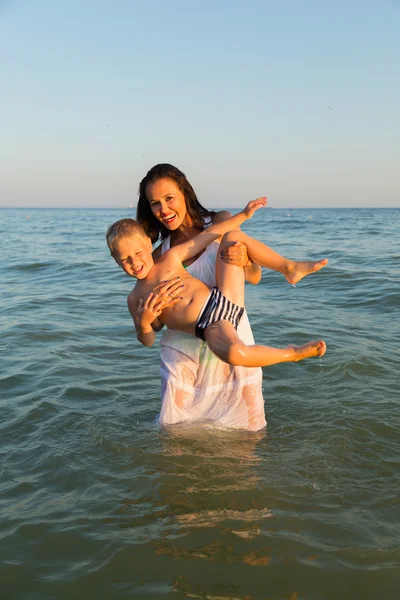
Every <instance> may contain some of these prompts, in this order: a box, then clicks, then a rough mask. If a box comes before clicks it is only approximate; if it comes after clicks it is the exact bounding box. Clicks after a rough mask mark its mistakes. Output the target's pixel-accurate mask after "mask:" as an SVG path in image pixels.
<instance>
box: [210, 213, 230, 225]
mask: <svg viewBox="0 0 400 600" xmlns="http://www.w3.org/2000/svg"><path fill="white" fill-rule="evenodd" d="M231 216H232V213H230V212H229V210H219V211H218V212H216V213H215V215H214V216H213V220H212V222H213V223H214V224H217V223H222V222H223V221H226V220H227V219H229V218H230V217H231Z"/></svg>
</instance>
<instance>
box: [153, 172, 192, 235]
mask: <svg viewBox="0 0 400 600" xmlns="http://www.w3.org/2000/svg"><path fill="white" fill-rule="evenodd" d="M146 196H147V199H148V201H149V204H150V208H151V212H152V213H153V215H154V216H155V218H156V219H157V220H158V221H160V222H161V223H162V224H163V225H164V226H165V227H166V228H167V229H169V230H171V231H174V230H175V229H178V228H179V227H180V226H181V225H182V223H183V222H184V221H185V218H186V216H187V213H186V202H185V196H184V195H183V193H182V192H181V190H180V189H179V187H178V186H177V184H176V183H175V181H173V180H172V179H168V178H167V177H164V178H162V179H158V180H157V181H155V182H154V183H149V185H148V186H147V188H146Z"/></svg>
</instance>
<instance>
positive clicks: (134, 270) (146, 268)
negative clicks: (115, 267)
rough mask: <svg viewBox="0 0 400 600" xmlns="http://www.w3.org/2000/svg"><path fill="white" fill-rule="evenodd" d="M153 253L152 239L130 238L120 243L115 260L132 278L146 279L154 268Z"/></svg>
mask: <svg viewBox="0 0 400 600" xmlns="http://www.w3.org/2000/svg"><path fill="white" fill-rule="evenodd" d="M151 253H152V246H151V240H150V238H148V237H141V236H130V237H125V238H122V239H121V240H120V241H119V242H118V244H117V249H116V256H115V260H116V262H117V263H118V264H119V266H120V267H122V268H123V270H124V271H125V273H127V274H128V275H130V276H131V277H135V279H144V278H145V277H147V275H148V274H149V272H150V270H151V269H152V268H153V266H154V260H153V257H152V255H151Z"/></svg>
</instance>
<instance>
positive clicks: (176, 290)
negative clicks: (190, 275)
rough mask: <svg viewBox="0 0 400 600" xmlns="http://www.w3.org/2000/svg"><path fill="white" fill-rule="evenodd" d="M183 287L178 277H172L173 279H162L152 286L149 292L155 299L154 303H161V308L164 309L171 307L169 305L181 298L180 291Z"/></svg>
mask: <svg viewBox="0 0 400 600" xmlns="http://www.w3.org/2000/svg"><path fill="white" fill-rule="evenodd" d="M183 287H184V286H183V283H182V279H181V278H180V277H174V279H170V280H168V281H163V282H161V283H159V284H158V285H156V286H154V288H153V289H152V291H151V294H152V295H153V296H154V297H155V299H156V305H158V304H160V306H161V305H162V309H161V310H164V308H171V306H174V305H175V304H177V303H178V302H179V301H180V300H181V291H182V288H183ZM160 314H161V313H160Z"/></svg>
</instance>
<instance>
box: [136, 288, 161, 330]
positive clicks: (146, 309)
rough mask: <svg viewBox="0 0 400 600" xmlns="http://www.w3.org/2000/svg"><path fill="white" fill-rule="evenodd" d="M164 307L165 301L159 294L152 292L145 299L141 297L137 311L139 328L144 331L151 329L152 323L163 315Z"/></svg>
mask: <svg viewBox="0 0 400 600" xmlns="http://www.w3.org/2000/svg"><path fill="white" fill-rule="evenodd" d="M163 308H164V303H163V301H162V300H160V298H159V297H158V296H157V294H153V293H150V294H149V295H148V296H147V298H146V300H144V301H143V298H140V300H139V304H138V308H137V313H136V322H137V329H138V330H140V331H142V332H146V331H147V332H148V331H150V330H151V329H152V327H151V324H152V323H153V321H155V320H156V319H157V317H159V316H160V315H161V313H162V311H163Z"/></svg>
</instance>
